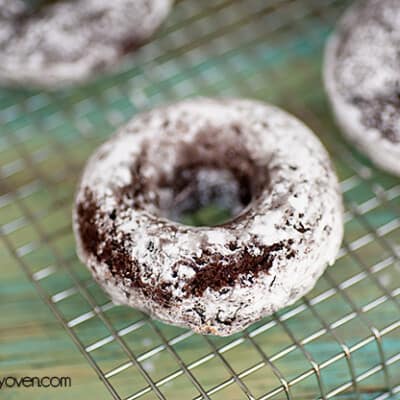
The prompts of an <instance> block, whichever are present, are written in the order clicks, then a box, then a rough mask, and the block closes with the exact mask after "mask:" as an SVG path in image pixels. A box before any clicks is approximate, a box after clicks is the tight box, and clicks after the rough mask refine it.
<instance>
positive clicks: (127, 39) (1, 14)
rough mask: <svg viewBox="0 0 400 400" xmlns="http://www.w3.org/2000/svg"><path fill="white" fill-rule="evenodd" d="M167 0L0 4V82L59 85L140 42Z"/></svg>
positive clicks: (7, 0)
mask: <svg viewBox="0 0 400 400" xmlns="http://www.w3.org/2000/svg"><path fill="white" fill-rule="evenodd" d="M171 5H172V0H74V1H67V0H0V59H1V63H0V82H1V83H5V84H8V85H9V84H12V85H15V84H17V85H28V86H32V85H33V86H41V87H43V86H44V87H49V88H52V87H59V86H62V85H65V84H71V83H79V82H81V81H84V80H86V79H88V78H90V77H92V75H93V74H96V73H99V72H103V71H105V70H108V69H109V68H110V67H111V66H112V65H114V64H116V63H117V62H118V61H120V59H121V58H122V57H123V56H124V55H126V54H127V53H129V52H131V51H132V50H134V49H136V48H137V47H139V46H141V45H142V44H144V43H145V42H146V41H147V40H148V39H149V38H150V37H151V36H152V35H153V33H154V32H155V31H156V29H157V28H158V27H159V25H160V24H161V23H162V21H163V20H164V19H165V17H166V16H167V14H168V12H169V10H170V8H171Z"/></svg>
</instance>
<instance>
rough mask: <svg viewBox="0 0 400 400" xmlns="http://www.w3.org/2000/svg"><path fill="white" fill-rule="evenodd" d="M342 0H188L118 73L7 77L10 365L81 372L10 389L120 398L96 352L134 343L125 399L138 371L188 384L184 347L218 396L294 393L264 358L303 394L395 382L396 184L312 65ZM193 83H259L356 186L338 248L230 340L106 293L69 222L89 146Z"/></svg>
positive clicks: (1, 356) (4, 158)
mask: <svg viewBox="0 0 400 400" xmlns="http://www.w3.org/2000/svg"><path fill="white" fill-rule="evenodd" d="M348 4H349V1H343V0H336V1H335V0H314V1H313V0H302V1H301V0H271V1H269V2H265V1H261V0H246V1H241V0H237V1H233V0H229V1H223V0H219V1H211V0H207V1H204V2H196V1H195V0H182V1H179V2H177V3H176V5H175V8H174V11H173V13H172V15H171V16H170V18H169V19H168V21H167V23H166V24H165V27H164V28H163V30H162V32H160V33H159V35H158V37H157V39H156V40H154V41H153V42H151V43H149V44H148V45H146V46H145V47H143V48H142V49H141V50H140V51H139V52H138V53H137V54H135V55H134V57H132V59H131V60H128V61H127V62H126V63H125V64H124V66H123V67H122V68H121V70H120V72H119V73H116V74H113V75H109V76H107V77H102V78H100V79H97V80H96V81H95V82H93V83H90V84H87V85H85V86H83V87H80V88H74V89H66V90H62V91H57V92H53V93H46V92H40V91H38V90H23V89H7V88H3V89H0V126H1V132H0V173H1V186H0V189H1V192H0V222H1V225H2V231H1V233H2V240H1V241H0V266H1V279H0V378H1V377H4V376H8V375H13V376H24V375H29V376H46V375H49V376H53V375H60V376H70V377H71V378H72V387H71V388H66V389H26V388H20V389H6V390H3V391H0V398H1V399H3V398H4V399H33V398H38V399H39V398H40V399H55V398H56V399H70V398H88V399H108V398H111V394H110V393H109V392H108V391H107V389H106V387H105V386H104V384H103V383H102V382H101V381H100V380H99V378H98V375H97V374H96V372H95V371H94V369H93V368H92V367H91V366H90V365H89V363H88V360H87V358H86V357H87V356H90V357H92V360H93V362H94V363H95V364H96V365H97V366H98V368H99V370H98V372H99V373H100V374H105V373H107V372H109V373H110V372H111V375H112V373H113V372H116V371H117V370H116V368H118V367H120V366H127V365H129V362H130V361H131V360H132V354H133V355H134V356H135V357H138V358H139V361H140V367H137V366H128V367H127V368H125V369H123V368H124V367H122V371H121V372H120V373H117V374H115V375H114V376H110V378H109V383H110V384H111V385H112V386H113V387H114V389H115V392H116V393H117V394H118V395H119V396H120V397H121V398H126V397H128V396H130V395H132V394H135V393H139V392H140V391H141V390H144V391H146V388H147V387H148V382H146V380H145V379H144V378H143V371H145V372H146V374H147V376H148V378H149V379H150V380H151V381H155V382H158V383H159V389H160V391H161V393H162V394H163V396H164V397H165V398H167V399H191V398H194V397H196V396H197V395H198V391H197V390H196V388H195V387H194V385H193V383H192V382H191V380H190V377H189V376H188V374H187V373H186V372H182V369H181V365H182V364H180V362H181V363H183V365H187V366H190V371H191V373H192V374H193V376H194V377H195V379H196V380H197V381H198V382H199V383H200V384H201V386H202V387H203V388H204V390H206V391H209V390H213V388H214V389H218V388H219V389H221V390H218V391H215V393H213V395H212V398H213V399H234V400H236V399H245V398H247V397H246V395H245V394H244V392H243V390H242V388H243V387H244V386H245V387H246V388H247V390H248V391H249V392H251V394H252V395H253V396H254V398H261V397H262V396H263V395H264V394H266V393H269V394H270V397H269V398H273V399H284V398H286V397H287V396H286V395H285V392H284V390H282V385H281V382H280V381H279V379H278V378H277V376H276V370H275V373H274V370H273V369H272V368H271V366H270V365H268V362H267V361H266V359H272V360H273V365H274V368H276V369H278V370H279V371H280V374H281V376H282V377H283V378H284V379H285V380H286V381H288V382H290V396H291V397H292V398H294V399H314V398H319V397H320V396H321V390H322V391H323V392H325V394H326V395H327V396H328V397H329V398H334V399H363V400H364V399H375V398H380V399H383V398H390V399H395V398H396V397H398V396H399V395H398V394H396V393H395V392H397V393H398V392H399V390H400V386H399V385H400V362H399V360H400V356H399V355H400V322H399V321H400V298H399V294H400V290H399V285H398V282H399V278H400V266H399V254H398V252H399V249H400V182H399V179H398V178H395V177H393V176H390V175H387V174H385V173H383V172H382V171H379V170H377V169H375V168H374V167H373V166H372V165H371V164H370V163H369V162H368V161H367V160H366V159H365V158H364V157H363V156H361V155H360V154H358V153H357V152H356V151H355V150H354V149H353V148H352V147H351V146H350V145H348V144H346V143H345V142H344V140H343V139H342V137H341V136H340V133H339V131H338V129H337V128H336V127H335V124H334V122H333V121H332V117H331V114H330V111H329V107H328V105H327V101H326V98H325V95H324V92H323V89H322V82H321V78H320V72H321V60H322V49H323V45H324V42H325V40H326V38H327V36H328V34H329V32H330V31H331V29H332V26H333V25H334V22H335V21H336V19H337V17H338V15H340V13H341V12H342V11H343V9H344V8H345V7H346V6H347V5H348ZM195 95H212V96H215V95H225V96H246V97H253V98H258V99H262V100H266V101H270V102H273V103H275V104H278V105H280V106H282V107H283V108H285V109H287V110H288V111H290V112H293V113H294V114H295V115H297V116H299V117H300V118H302V119H303V120H304V121H305V122H306V123H307V124H308V125H310V126H311V127H312V128H313V129H314V131H315V132H316V133H317V134H318V135H319V136H320V137H321V139H322V140H323V142H324V143H325V144H326V146H327V148H328V149H329V151H330V153H331V155H332V158H333V160H334V164H335V166H336V168H337V172H338V175H339V177H340V180H341V185H342V189H343V193H344V199H345V202H346V227H345V228H346V233H345V242H344V245H343V248H342V250H341V253H340V256H339V259H338V261H337V263H336V264H335V265H334V266H333V267H330V268H329V269H328V270H327V272H326V274H325V275H324V276H323V278H321V280H320V281H319V282H318V284H317V286H316V288H315V289H314V290H313V291H312V292H311V293H310V294H309V295H308V296H307V297H306V298H305V299H303V300H301V301H300V302H298V303H297V304H295V305H293V306H292V307H289V308H287V309H285V310H282V311H281V312H279V313H278V314H277V315H274V316H271V317H268V318H266V319H264V320H262V321H260V322H259V323H257V324H255V325H253V326H252V327H251V328H249V329H248V330H247V332H246V333H243V334H238V335H235V336H233V337H230V338H204V337H201V336H198V335H191V334H189V333H188V332H187V331H185V330H183V329H180V328H175V327H169V326H166V325H164V324H162V323H159V322H153V321H150V320H148V319H147V317H146V316H144V315H143V314H141V313H139V312H137V311H135V310H131V309H128V308H126V307H120V306H113V305H112V304H110V302H109V300H108V299H107V297H106V296H105V295H104V294H103V293H102V291H101V290H100V289H99V288H98V287H97V286H96V285H95V284H94V283H93V281H92V280H91V278H90V275H89V273H88V271H87V270H86V268H85V267H84V266H82V265H81V264H80V263H79V261H78V260H77V258H76V255H75V245H74V239H73V235H72V232H71V220H70V212H71V204H72V199H73V193H74V188H75V184H76V181H77V179H78V177H79V173H80V171H81V168H82V166H83V164H84V162H85V160H86V159H87V157H88V155H89V154H90V153H91V152H92V151H93V149H94V148H95V147H96V146H97V145H98V144H99V143H101V142H102V141H103V140H105V139H106V138H107V137H108V136H109V135H110V134H111V133H112V132H113V131H114V130H115V129H116V127H117V126H119V125H120V124H121V123H123V122H125V121H127V120H128V119H129V118H130V117H131V116H132V115H134V114H135V113H136V112H138V111H140V110H142V109H145V108H148V107H152V106H156V105H158V104H162V103H165V102H167V101H172V100H174V99H179V98H183V97H187V96H195ZM79 285H81V286H80V288H79V287H78V286H79ZM38 290H39V291H40V293H41V295H42V297H41V296H40V295H39V292H38ZM46 303H47V305H46ZM93 305H96V306H98V307H99V308H98V309H97V311H98V312H97V314H96V313H93V312H91V310H92V309H93ZM49 306H50V308H49ZM51 309H52V310H51ZM56 314H57V315H58V319H57V318H56ZM67 323H69V324H70V325H73V327H70V328H68V329H67V330H66V329H65V328H64V327H63V324H64V325H66V324H67ZM107 323H108V324H109V326H107ZM110 326H111V328H112V329H115V330H116V331H119V332H120V338H121V340H122V341H123V343H120V342H119V341H118V340H116V338H115V337H113V335H112V332H110ZM67 332H69V333H70V334H71V333H72V334H73V335H74V340H72V338H71V336H70V335H69V334H68V333H67ZM374 333H375V335H376V336H374ZM160 334H161V335H160ZM380 335H381V336H382V338H381V339H379V337H380ZM377 338H378V339H377ZM171 340H172V342H171ZM166 342H168V344H169V345H171V347H170V348H167V349H166V348H165V347H166ZM123 345H125V346H126V348H125V350H124V349H123ZM79 346H81V350H79V348H78V347H79ZM167 347H168V346H167ZM126 349H128V350H129V351H128V352H127V351H126ZM346 349H348V352H349V353H348V355H349V356H348V359H346V357H345V350H346ZM171 350H174V351H175V353H173V352H172V351H171ZM85 355H86V356H85ZM313 366H314V367H315V366H319V367H320V368H321V370H320V385H322V386H320V385H319V384H318V379H317V374H316V373H315V370H314V369H313ZM140 369H142V370H140ZM174 372H177V377H176V378H174V379H166V380H165V381H163V379H164V378H165V377H167V376H169V375H170V374H172V373H174ZM352 374H353V375H352ZM238 376H239V378H240V382H239V383H238V382H237V381H235V379H237V377H238ZM352 378H354V379H355V380H356V381H357V382H358V384H357V385H355V384H354V383H353V384H352ZM221 383H226V385H224V387H223V388H220V385H221ZM343 385H344V386H343ZM241 386H242V387H241ZM391 389H392V390H393V391H394V392H393V393H392V394H388V393H389V391H390V390H391ZM379 396H381V397H379ZM140 398H141V399H146V400H149V399H153V398H157V397H156V395H155V394H154V392H151V391H150V392H148V393H146V394H145V395H143V396H141V397H140Z"/></svg>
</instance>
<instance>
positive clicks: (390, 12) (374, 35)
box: [324, 0, 400, 176]
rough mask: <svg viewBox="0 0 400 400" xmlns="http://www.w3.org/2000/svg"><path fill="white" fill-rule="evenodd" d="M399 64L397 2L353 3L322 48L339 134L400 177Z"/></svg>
mask: <svg viewBox="0 0 400 400" xmlns="http://www.w3.org/2000/svg"><path fill="white" fill-rule="evenodd" d="M399 65H400V2H399V1H398V0H365V1H359V2H356V3H355V4H354V5H353V6H352V7H350V9H349V10H348V11H347V12H346V13H345V15H344V17H343V18H342V19H341V21H340V22H339V24H338V27H337V29H336V32H335V33H334V35H333V36H332V37H331V39H330V40H329V42H328V45H327V47H326V52H325V68H324V70H325V71H324V75H325V86H326V90H327V93H328V95H329V99H330V101H331V104H332V108H333V111H334V114H335V116H336V119H337V121H338V124H339V125H340V126H341V128H342V130H343V133H344V134H345V135H346V136H347V137H348V138H349V139H350V140H351V141H352V142H354V143H355V145H356V146H357V147H358V148H359V149H360V150H361V151H363V152H364V153H365V154H366V155H367V156H368V157H369V158H370V159H371V160H372V161H373V162H374V163H375V164H376V165H378V166H379V167H381V168H382V169H384V170H386V171H388V172H391V173H393V174H396V175H399V176H400V68H399Z"/></svg>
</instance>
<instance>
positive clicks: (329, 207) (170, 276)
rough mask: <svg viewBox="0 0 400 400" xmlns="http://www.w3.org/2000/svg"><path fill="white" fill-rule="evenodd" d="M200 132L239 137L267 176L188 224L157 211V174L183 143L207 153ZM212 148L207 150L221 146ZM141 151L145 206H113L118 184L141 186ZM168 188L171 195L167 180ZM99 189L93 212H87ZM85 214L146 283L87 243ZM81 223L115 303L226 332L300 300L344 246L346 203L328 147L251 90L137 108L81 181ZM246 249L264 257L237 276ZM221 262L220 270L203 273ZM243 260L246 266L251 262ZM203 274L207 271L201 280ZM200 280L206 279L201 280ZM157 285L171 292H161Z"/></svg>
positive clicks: (85, 256) (229, 140) (89, 255)
mask: <svg viewBox="0 0 400 400" xmlns="http://www.w3.org/2000/svg"><path fill="white" fill-rule="evenodd" d="M238 132H239V133H238ZM204 135H205V136H206V137H209V138H210V139H211V140H212V143H215V146H218V143H219V142H221V143H226V146H227V148H228V147H229V145H231V144H233V143H234V144H235V146H236V144H237V143H240V146H242V147H241V148H244V149H246V151H248V153H246V155H247V154H250V156H251V158H252V162H254V163H256V164H257V165H258V166H260V168H261V170H260V171H264V173H265V174H268V176H269V181H268V184H266V185H265V187H263V188H262V191H261V194H260V195H259V196H258V198H257V199H253V201H252V202H251V203H250V204H249V206H248V208H247V209H246V210H244V212H243V213H242V215H241V216H239V217H238V218H236V219H234V220H233V221H232V222H231V223H227V224H223V225H221V226H216V227H189V226H185V225H182V224H179V223H177V222H172V221H170V220H167V219H166V218H164V217H163V216H162V215H160V210H159V209H157V207H155V206H154V201H153V200H154V198H155V197H158V200H159V201H161V202H162V201H163V200H162V199H161V200H160V198H159V197H160V194H159V193H158V192H157V193H156V191H153V190H152V184H151V182H152V181H153V180H154V179H155V177H156V176H163V177H166V178H165V179H167V180H168V176H171V175H173V174H174V173H176V170H175V169H174V167H176V165H177V163H178V164H179V157H180V153H177V149H178V148H179V147H180V146H182V145H184V146H191V145H193V146H194V148H197V147H199V148H201V150H199V151H203V147H201V145H200V142H201V141H204ZM196 146H197V147H196ZM208 147H209V146H206V145H205V146H204V149H208V150H209V151H210V152H211V153H210V154H213V153H212V152H216V153H217V150H216V147H215V148H213V147H212V148H211V149H209V148H208ZM185 148H186V147H185ZM188 148H190V147H188ZM218 151H219V150H218ZM227 151H228V150H227ZM144 153H146V157H147V160H150V161H146V162H143V163H142V164H141V172H140V173H141V175H140V176H141V177H142V178H143V177H146V178H145V180H147V182H150V184H148V185H147V190H146V191H143V193H140V194H139V197H137V200H136V201H137V202H138V204H139V206H138V207H136V206H135V207H130V208H124V209H123V211H122V212H121V211H119V212H118V211H117V212H116V213H115V211H114V210H116V209H117V210H120V208H119V201H120V200H119V199H118V196H117V195H116V193H119V192H118V191H119V190H120V189H121V188H123V187H126V185H132V184H133V185H135V182H132V181H131V180H132V163H134V162H135V161H137V160H138V159H140V157H143V154H144ZM206 154H207V153H204V154H203V155H206ZM203 155H202V156H203ZM214 155H215V157H218V156H219V157H221V154H219V153H218V154H214ZM195 157H196V155H190V157H189V158H190V159H193V158H195ZM177 160H178V161H177ZM237 162H238V163H240V159H239V157H237ZM261 173H262V172H261ZM142 183H143V182H142ZM145 183H146V182H145ZM117 188H118V189H117ZM88 190H90V193H93V195H92V194H91V195H90V196H89V195H88ZM164 194H165V196H166V197H168V196H169V194H168V190H166V193H164ZM140 196H142V197H143V199H142V198H141V197H140ZM161 197H162V196H161ZM93 198H95V199H96V204H97V205H98V207H99V209H97V210H96V213H93V212H91V211H90V209H91V204H92V203H93ZM142 201H143V203H141V202H142ZM82 210H83V211H82ZM81 211H82V212H81ZM83 212H84V213H86V214H87V213H88V212H91V215H92V217H91V218H92V219H91V220H90V221H89V222H90V223H93V222H94V223H95V224H96V225H97V226H98V227H99V229H100V230H101V231H102V232H101V233H105V234H112V235H113V238H114V239H115V242H113V243H114V244H115V243H117V244H118V246H121V248H122V247H123V248H124V249H126V251H127V253H124V254H129V256H131V257H132V259H133V260H134V263H133V265H132V266H129V268H130V267H132V269H133V270H135V271H134V272H135V273H134V274H133V275H135V279H137V280H138V279H139V280H140V284H139V285H138V282H133V281H132V279H131V277H132V276H133V275H132V271H131V272H130V273H129V276H128V277H126V276H125V275H124V274H123V273H122V272H121V271H120V270H118V268H114V266H113V265H107V263H104V262H99V254H98V253H101V252H102V251H103V249H102V248H101V245H100V246H98V247H97V250H96V251H94V252H91V251H88V249H87V246H85V238H84V237H83V233H82V232H83V231H82V218H81V217H82V215H84V214H82V213H83ZM93 215H95V216H94V217H93ZM108 216H110V218H108ZM111 217H112V218H111ZM85 218H86V217H85ZM74 231H75V235H76V239H77V245H78V254H79V256H80V258H81V260H82V261H83V262H84V263H85V264H87V265H88V266H89V268H90V269H91V270H92V272H93V275H94V277H95V278H96V280H97V281H98V282H99V283H100V285H101V286H102V287H103V288H104V289H105V290H106V291H107V292H108V293H109V295H110V296H111V298H112V299H113V300H114V301H115V302H117V303H121V304H128V305H130V306H132V307H136V308H139V309H141V310H143V311H145V312H147V313H149V314H150V315H152V316H154V317H155V318H158V319H160V320H162V321H165V322H167V323H171V324H175V325H180V326H186V327H189V328H190V329H192V330H194V331H195V332H198V333H202V334H215V335H223V336H224V335H230V334H232V333H235V332H238V331H240V330H242V329H244V328H245V327H246V326H248V325H249V324H251V323H253V322H255V321H257V320H258V319H260V318H262V317H264V316H266V315H269V314H271V313H273V312H274V311H276V310H278V309H280V308H282V307H284V306H286V305H289V304H291V303H293V302H295V301H296V300H297V299H299V298H300V297H301V296H302V295H304V294H305V293H307V292H308V291H309V290H310V289H311V288H312V287H313V286H314V284H315V283H316V281H317V279H318V278H319V276H320V275H321V274H322V273H323V271H324V269H325V267H326V265H327V264H328V263H330V264H332V263H333V262H334V260H335V257H336V254H337V252H338V250H339V245H340V243H341V240H342V235H343V220H342V203H341V195H340V191H339V186H338V182H337V178H336V176H335V173H334V171H333V169H332V167H331V164H330V161H329V157H328V155H327V153H326V151H325V149H324V148H323V146H322V145H321V143H320V142H319V140H318V139H317V138H316V137H315V136H314V134H313V133H312V132H311V131H310V130H309V129H308V128H307V127H306V126H305V125H303V124H302V123H301V122H300V121H298V120H297V119H296V118H294V117H292V116H290V115H289V114H287V113H285V112H284V111H282V110H280V109H278V108H275V107H273V106H270V105H267V104H264V103H261V102H256V101H251V100H212V99H195V100H187V101H184V102H181V103H178V104H173V105H170V106H167V107H164V108H159V109H155V110H153V111H150V112H149V113H145V114H141V115H138V116H136V117H135V118H134V119H133V120H132V121H131V122H130V123H129V124H128V125H127V126H125V127H124V128H122V129H121V130H120V131H119V132H118V133H117V134H116V135H115V136H113V137H112V138H111V139H110V140H109V141H108V142H106V143H105V144H103V145H102V146H101V147H100V148H99V149H98V150H97V151H96V152H95V154H94V155H93V156H92V157H91V159H90V160H89V162H88V164H87V166H86V168H85V170H84V173H83V176H82V179H81V182H80V185H79V188H78V192H77V196H76V207H75V211H74ZM244 254H245V256H246V259H247V260H248V261H247V262H248V263H251V262H252V261H254V260H261V261H260V262H262V263H263V267H262V268H261V269H257V268H256V266H254V268H253V269H252V270H247V271H246V272H245V273H241V274H239V275H234V274H233V270H234V269H235V267H236V266H237V265H238V264H239V263H240V262H241V261H240V260H243V257H244ZM114 259H115V258H114ZM115 260H116V259H115ZM215 260H218V262H216V261H215ZM232 260H235V261H234V263H233V264H232ZM117 261H118V260H117ZM213 263H214V264H215V265H218V269H216V270H214V271H212V273H211V274H208V275H207V274H205V272H207V268H210V265H211V264H213ZM242 267H243V268H245V269H246V268H248V266H247V265H246V263H244V264H243V265H242ZM221 271H222V272H223V275H222V276H223V277H227V281H226V282H229V283H226V282H225V285H222V286H221V287H220V286H219V283H218V282H213V279H214V278H215V279H217V278H216V276H217V275H218V274H220V273H221ZM136 272H138V273H136ZM230 274H232V275H230ZM203 275H204V276H207V279H206V280H205V281H204V280H203V281H201V280H200V281H199V279H198V280H197V281H196V278H199V277H202V276H203ZM230 276H231V278H232V279H231V280H230V278H229V277H230ZM195 283H200V286H198V287H197V288H196V290H194V285H195ZM201 285H202V286H201ZM155 288H158V289H157V292H156V291H155ZM213 288H214V289H213ZM192 289H193V290H192ZM160 293H162V294H163V295H164V294H168V298H166V301H165V302H164V301H163V299H164V298H163V297H160V295H159V294H160Z"/></svg>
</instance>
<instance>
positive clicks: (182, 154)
mask: <svg viewBox="0 0 400 400" xmlns="http://www.w3.org/2000/svg"><path fill="white" fill-rule="evenodd" d="M223 139H224V138H223V137H221V136H220V135H218V134H214V135H213V134H210V133H209V134H203V135H202V134H200V135H199V136H198V137H197V140H196V141H195V142H193V143H187V142H185V143H175V147H174V149H175V157H174V160H175V161H174V166H173V169H172V173H170V174H168V175H167V176H162V177H161V179H160V180H159V183H158V199H159V204H158V208H159V210H160V215H161V216H163V217H165V218H168V219H170V220H173V221H176V222H180V223H183V224H185V225H191V226H216V225H222V224H226V223H228V222H231V221H233V220H234V219H236V218H237V217H239V216H240V215H242V214H243V213H244V212H245V211H246V210H247V209H248V206H249V205H250V204H251V203H252V202H253V201H254V200H255V199H257V198H258V197H259V195H260V194H261V192H262V191H263V190H264V189H265V188H266V187H267V183H268V180H269V179H268V173H267V168H266V166H260V165H257V163H256V162H255V160H253V159H252V157H251V155H250V154H249V152H248V150H247V149H246V147H245V146H244V145H243V143H241V141H240V140H239V141H237V142H233V143H232V140H230V142H231V143H229V142H228V143H227V141H226V140H223Z"/></svg>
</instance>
